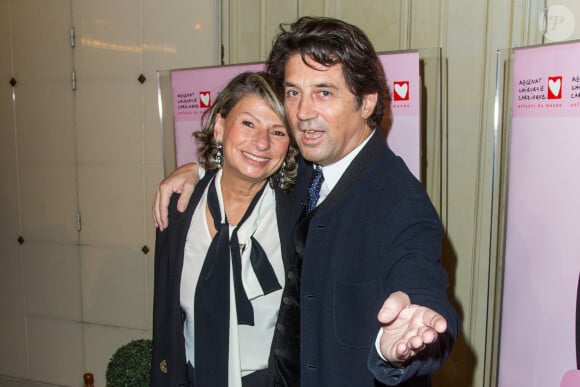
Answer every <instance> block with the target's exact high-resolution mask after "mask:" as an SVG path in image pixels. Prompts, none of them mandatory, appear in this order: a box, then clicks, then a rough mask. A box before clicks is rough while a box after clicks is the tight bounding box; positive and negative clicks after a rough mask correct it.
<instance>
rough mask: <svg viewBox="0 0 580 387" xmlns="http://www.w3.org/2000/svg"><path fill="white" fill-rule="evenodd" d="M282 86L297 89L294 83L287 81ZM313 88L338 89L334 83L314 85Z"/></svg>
mask: <svg viewBox="0 0 580 387" xmlns="http://www.w3.org/2000/svg"><path fill="white" fill-rule="evenodd" d="M284 86H285V87H296V88H299V87H298V86H297V85H295V84H294V83H292V82H287V81H285V82H284ZM314 87H316V88H320V87H322V88H329V89H338V87H337V86H336V85H335V84H334V83H327V82H320V83H315V84H314Z"/></svg>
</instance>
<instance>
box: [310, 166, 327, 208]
mask: <svg viewBox="0 0 580 387" xmlns="http://www.w3.org/2000/svg"><path fill="white" fill-rule="evenodd" d="M323 181H324V175H323V174H322V168H320V166H319V165H317V166H315V167H314V172H313V173H312V178H311V179H310V185H309V186H308V193H307V196H306V214H310V213H311V212H312V211H314V209H315V208H316V203H318V198H320V187H322V182H323Z"/></svg>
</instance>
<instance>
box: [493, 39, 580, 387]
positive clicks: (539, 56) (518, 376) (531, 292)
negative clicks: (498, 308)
mask: <svg viewBox="0 0 580 387" xmlns="http://www.w3.org/2000/svg"><path fill="white" fill-rule="evenodd" d="M579 63H580V44H579V43H569V44H562V45H553V46H539V47H532V48H526V49H519V50H516V51H515V52H514V62H513V85H512V87H513V89H512V124H511V133H510V145H509V164H508V168H509V182H508V199H507V200H508V201H507V218H506V246H505V257H504V259H505V264H504V265H505V266H504V284H503V286H504V289H503V303H502V323H501V341H500V357H499V380H498V382H499V383H498V386H499V387H513V386H526V387H546V386H561V387H572V386H575V387H578V386H580V371H578V366H579V364H577V362H580V360H578V351H580V348H576V343H577V337H576V335H577V334H578V333H577V332H578V323H579V322H578V321H577V320H576V313H577V312H576V308H577V303H578V302H579V300H578V286H579V274H580V174H579V172H578V171H579V170H580V169H579V166H580V152H579V151H578V144H580V67H579V66H578V64H579Z"/></svg>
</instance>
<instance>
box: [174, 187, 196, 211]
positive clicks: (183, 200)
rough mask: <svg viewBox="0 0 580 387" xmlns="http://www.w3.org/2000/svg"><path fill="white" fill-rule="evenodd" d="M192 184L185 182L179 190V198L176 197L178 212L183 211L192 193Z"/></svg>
mask: <svg viewBox="0 0 580 387" xmlns="http://www.w3.org/2000/svg"><path fill="white" fill-rule="evenodd" d="M193 189H194V186H193V185H191V184H185V185H184V187H183V189H182V190H181V192H180V195H179V199H177V210H178V211H179V212H185V210H186V209H187V205H188V204H189V199H190V198H191V195H192V194H193Z"/></svg>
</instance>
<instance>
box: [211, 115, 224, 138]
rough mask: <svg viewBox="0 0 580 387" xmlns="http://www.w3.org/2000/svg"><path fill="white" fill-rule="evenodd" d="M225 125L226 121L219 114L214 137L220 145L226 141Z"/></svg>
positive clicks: (214, 125)
mask: <svg viewBox="0 0 580 387" xmlns="http://www.w3.org/2000/svg"><path fill="white" fill-rule="evenodd" d="M224 125H225V119H224V118H223V117H222V115H221V114H220V113H218V114H217V115H216V118H215V122H214V124H213V136H214V138H215V140H216V141H217V142H218V143H219V142H223V140H224Z"/></svg>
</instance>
